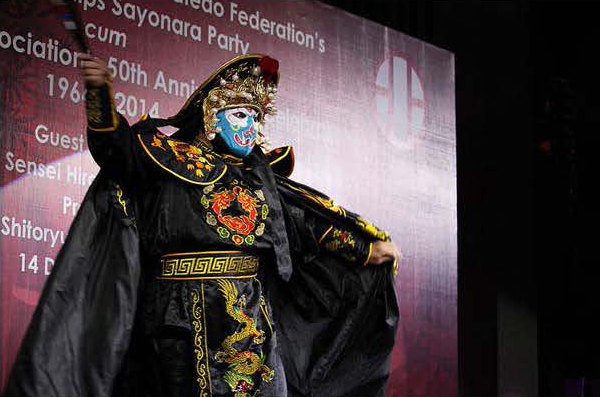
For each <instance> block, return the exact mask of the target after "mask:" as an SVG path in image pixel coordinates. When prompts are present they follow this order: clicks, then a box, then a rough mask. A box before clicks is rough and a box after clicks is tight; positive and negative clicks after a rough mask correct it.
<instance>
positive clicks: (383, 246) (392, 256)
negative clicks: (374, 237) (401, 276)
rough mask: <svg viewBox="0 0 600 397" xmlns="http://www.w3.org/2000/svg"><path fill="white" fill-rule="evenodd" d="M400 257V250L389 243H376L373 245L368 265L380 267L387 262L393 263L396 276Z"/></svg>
mask: <svg viewBox="0 0 600 397" xmlns="http://www.w3.org/2000/svg"><path fill="white" fill-rule="evenodd" d="M401 258H402V255H401V254H400V250H398V247H396V244H394V243H393V242H391V241H376V242H374V243H373V248H372V250H371V256H370V257H369V262H368V263H369V265H381V264H382V263H385V262H388V261H394V275H396V274H398V265H399V263H400V259H401Z"/></svg>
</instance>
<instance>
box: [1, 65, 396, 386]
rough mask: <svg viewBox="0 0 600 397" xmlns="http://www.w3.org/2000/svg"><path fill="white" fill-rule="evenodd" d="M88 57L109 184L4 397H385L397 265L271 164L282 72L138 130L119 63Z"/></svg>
mask: <svg viewBox="0 0 600 397" xmlns="http://www.w3.org/2000/svg"><path fill="white" fill-rule="evenodd" d="M80 58H81V59H83V62H82V70H83V78H84V80H85V83H86V86H87V88H88V92H87V98H86V110H87V118H88V145H89V148H90V151H91V153H92V155H93V157H94V159H95V160H96V162H97V163H98V164H99V165H100V168H101V173H100V175H99V176H98V178H97V179H96V181H95V182H94V184H93V186H92V187H91V188H90V191H89V192H88V194H87V196H86V199H85V200H84V203H83V204H82V207H81V209H80V211H79V213H78V216H77V218H76V220H75V221H74V223H73V226H72V228H71V231H70V233H69V237H68V239H67V242H66V243H65V246H64V247H63V249H62V250H61V253H60V254H59V256H58V258H57V261H56V265H55V267H54V272H53V274H52V276H51V277H50V279H49V280H48V283H47V285H46V287H45V289H44V292H43V294H42V298H41V300H40V304H39V305H38V308H37V309H36V312H35V314H34V317H33V320H32V324H31V326H30V328H29V330H28V331H27V334H26V336H25V338H24V341H23V345H22V347H21V350H20V352H19V356H18V357H17V361H16V364H15V367H14V370H13V373H12V375H11V378H10V380H9V384H8V386H7V389H6V395H7V396H12V395H14V396H17V395H18V396H39V395H44V396H57V397H58V396H60V397H68V396H178V397H179V396H214V397H217V396H219V397H220V396H235V397H251V396H273V397H286V396H298V397H300V396H328V397H332V396H340V397H341V396H348V397H350V396H352V397H363V396H381V395H383V393H384V390H385V382H386V379H387V376H388V369H389V355H390V353H391V348H392V347H393V341H394V335H395V329H396V322H397V317H398V315H397V305H396V298H395V293H394V290H393V279H392V264H394V265H396V264H397V262H398V260H399V252H398V250H397V248H396V247H395V245H394V244H393V243H392V242H391V241H390V239H389V236H388V234H387V233H386V232H385V231H383V230H380V229H378V228H376V227H375V226H373V225H372V224H371V223H369V222H368V221H366V220H364V219H362V218H361V217H359V216H358V215H356V214H353V213H351V212H350V211H347V210H346V209H344V208H343V207H340V206H338V205H337V204H335V203H334V202H333V201H332V200H331V199H330V198H329V197H327V196H325V195H323V194H322V193H319V192H317V191H315V190H313V189H311V188H309V187H307V186H304V185H302V184H299V183H297V182H294V181H292V180H290V179H288V178H287V177H288V176H289V175H290V173H291V172H292V169H293V165H294V156H293V151H292V148H291V147H286V148H278V149H275V150H272V151H269V152H267V153H264V152H263V147H264V146H265V137H264V135H263V133H262V126H263V125H264V124H265V122H266V119H267V118H268V117H269V116H270V115H272V114H273V113H274V112H275V111H276V107H275V106H274V99H275V95H276V93H277V83H278V79H279V73H278V62H277V61H276V60H274V59H272V58H269V57H267V56H264V55H259V54H255V55H243V56H239V57H237V58H234V59H232V60H230V61H229V62H227V63H225V64H224V65H222V66H220V67H219V68H217V69H216V70H215V72H214V73H213V74H212V75H211V76H210V77H209V78H208V79H207V80H206V81H205V82H204V83H202V84H201V85H200V86H199V87H198V89H197V90H196V91H195V92H194V93H193V94H192V95H191V96H190V98H189V99H188V100H187V102H186V103H185V105H184V106H183V108H182V109H181V110H180V111H179V112H178V113H177V114H176V115H175V116H173V117H171V118H169V119H165V120H163V119H152V118H150V117H148V116H144V118H143V119H142V120H141V121H140V122H138V123H136V124H135V125H133V126H131V127H130V126H129V125H128V123H127V121H126V120H125V118H124V117H122V116H121V115H119V114H118V113H117V112H116V111H115V105H114V98H113V95H112V89H111V84H110V72H109V69H108V67H107V65H106V63H105V62H104V61H102V60H100V59H97V58H93V57H91V56H88V55H82V56H80ZM165 125H172V126H175V127H177V128H178V131H177V132H176V133H175V134H173V135H171V136H167V135H165V134H163V133H161V132H160V131H159V130H158V129H157V128H158V127H161V126H165Z"/></svg>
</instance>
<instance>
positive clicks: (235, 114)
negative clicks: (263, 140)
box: [217, 107, 261, 157]
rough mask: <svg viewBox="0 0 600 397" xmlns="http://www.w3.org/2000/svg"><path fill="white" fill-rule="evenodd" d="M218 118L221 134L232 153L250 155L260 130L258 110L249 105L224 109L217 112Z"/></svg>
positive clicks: (241, 155) (242, 155)
mask: <svg viewBox="0 0 600 397" xmlns="http://www.w3.org/2000/svg"><path fill="white" fill-rule="evenodd" d="M217 119H218V120H219V121H218V122H217V128H218V129H220V132H219V136H220V137H221V139H222V141H223V143H224V144H225V146H226V147H227V149H228V150H229V151H230V152H231V154H233V155H234V156H237V157H246V156H247V155H249V154H250V152H252V149H253V148H254V145H255V144H256V138H257V137H258V133H259V132H260V127H261V125H260V121H259V113H258V111H257V110H255V109H252V108H248V107H240V108H231V109H222V110H219V111H218V112H217Z"/></svg>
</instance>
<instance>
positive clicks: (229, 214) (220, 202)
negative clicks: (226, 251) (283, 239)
mask: <svg viewBox="0 0 600 397" xmlns="http://www.w3.org/2000/svg"><path fill="white" fill-rule="evenodd" d="M203 193H204V195H203V196H202V198H201V199H200V202H201V203H202V205H203V206H204V208H206V209H207V210H208V211H207V213H206V223H208V224H209V225H210V226H213V227H215V228H216V230H217V233H219V236H221V237H222V238H223V239H230V238H231V241H233V242H234V243H235V244H236V245H242V244H246V245H252V244H254V242H255V240H256V236H261V235H262V234H263V233H264V230H265V224H264V222H263V221H264V220H266V219H267V216H268V214H269V207H268V206H267V204H266V203H265V196H264V194H263V192H262V191H261V190H255V191H252V190H250V189H249V188H248V187H246V186H245V185H244V184H243V182H239V181H237V180H234V181H233V182H232V183H231V185H230V186H228V187H225V188H223V189H221V190H219V191H215V190H214V185H209V186H207V187H206V188H204V190H203Z"/></svg>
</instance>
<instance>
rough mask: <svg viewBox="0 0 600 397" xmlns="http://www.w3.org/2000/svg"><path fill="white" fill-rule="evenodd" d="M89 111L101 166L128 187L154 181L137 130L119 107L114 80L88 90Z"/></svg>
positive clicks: (89, 132) (95, 155) (90, 139)
mask: <svg viewBox="0 0 600 397" xmlns="http://www.w3.org/2000/svg"><path fill="white" fill-rule="evenodd" d="M86 114H87V123H88V128H87V137H88V146H89V148H90V152H91V153H92V156H93V158H94V160H95V161H96V163H97V164H98V165H99V166H100V168H101V169H102V170H103V171H104V172H105V173H106V174H107V175H108V176H110V177H111V178H112V179H115V180H117V181H119V182H121V183H123V184H125V185H126V186H130V187H131V188H143V187H146V186H147V185H148V184H149V183H150V182H151V180H152V178H150V176H149V173H150V171H151V170H150V167H151V163H150V162H149V161H148V159H147V158H146V155H145V154H144V153H143V150H142V148H141V146H140V144H139V140H138V138H137V133H136V131H135V130H134V129H133V128H131V127H130V126H129V123H128V122H127V120H126V119H125V118H124V117H123V116H122V115H120V114H119V113H118V112H117V111H116V110H115V103H114V96H113V93H112V87H111V85H110V83H108V82H107V83H106V84H104V85H103V86H101V87H90V88H89V89H88V91H87V94H86Z"/></svg>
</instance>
